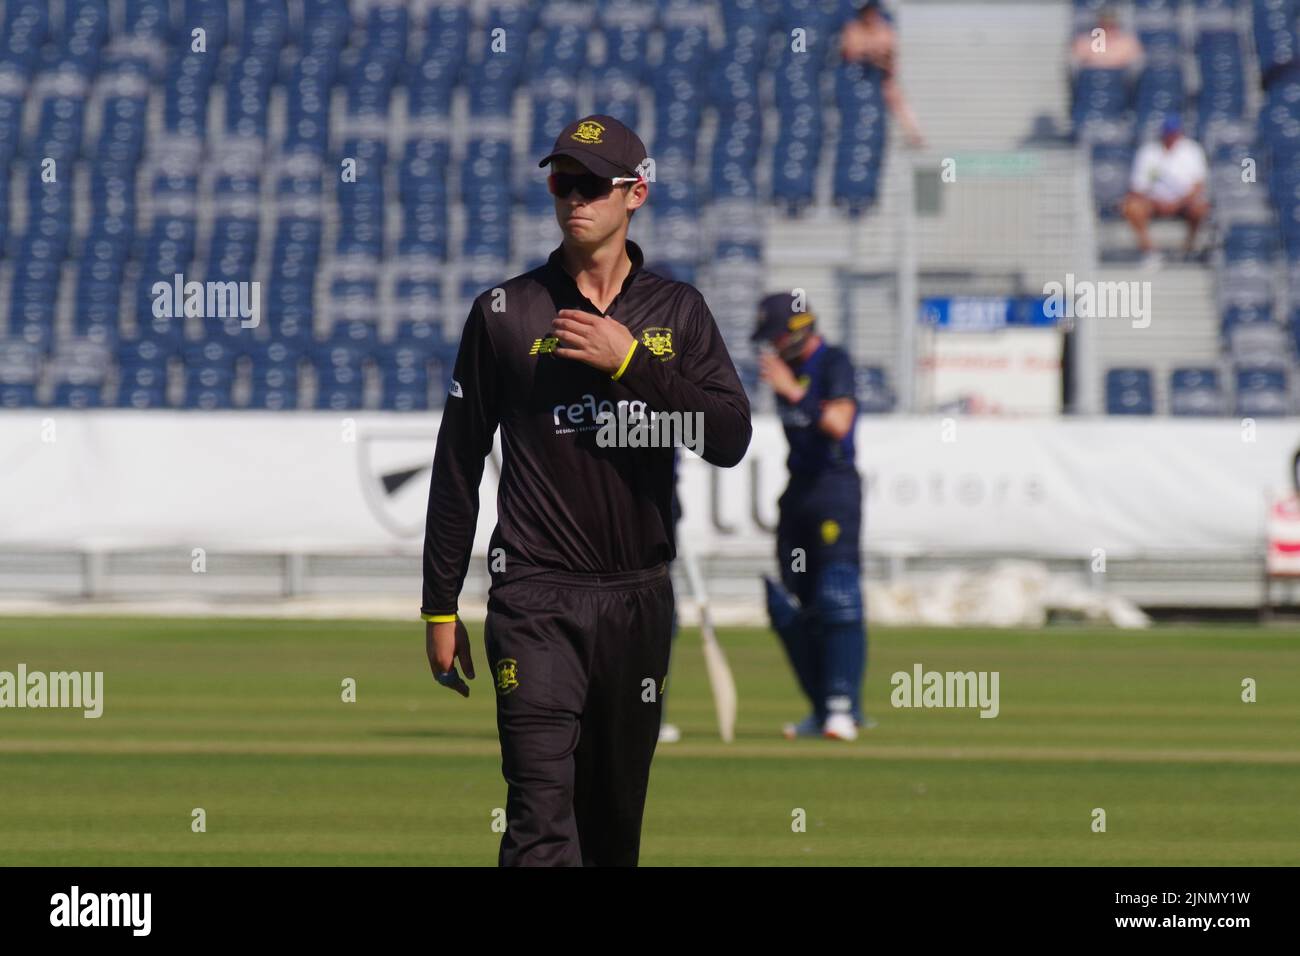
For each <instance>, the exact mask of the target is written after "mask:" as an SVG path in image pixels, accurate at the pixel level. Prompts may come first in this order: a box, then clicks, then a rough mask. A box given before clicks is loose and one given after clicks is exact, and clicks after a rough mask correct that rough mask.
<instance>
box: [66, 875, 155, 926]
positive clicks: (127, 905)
mask: <svg viewBox="0 0 1300 956" xmlns="http://www.w3.org/2000/svg"><path fill="white" fill-rule="evenodd" d="M152 915H153V894H152V893H83V892H81V887H79V886H76V885H74V886H73V887H72V889H71V890H70V891H69V892H67V893H55V894H54V895H53V896H51V897H50V925H51V926H60V927H78V926H125V927H129V928H130V930H131V935H132V936H148V935H149V931H150V928H151V926H152V923H153V919H152Z"/></svg>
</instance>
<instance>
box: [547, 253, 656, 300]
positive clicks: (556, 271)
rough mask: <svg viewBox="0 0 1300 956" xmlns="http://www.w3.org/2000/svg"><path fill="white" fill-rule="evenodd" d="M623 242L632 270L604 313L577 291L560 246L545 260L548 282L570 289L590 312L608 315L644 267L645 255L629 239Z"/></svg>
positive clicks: (576, 285) (576, 284)
mask: <svg viewBox="0 0 1300 956" xmlns="http://www.w3.org/2000/svg"><path fill="white" fill-rule="evenodd" d="M624 242H625V244H626V245H625V247H624V248H625V249H626V250H627V257H628V258H629V259H631V260H632V268H631V269H630V270H628V274H627V278H625V279H624V280H623V285H622V287H621V288H620V289H619V290H618V295H616V296H614V298H613V300H611V302H610V303H609V309H606V310H605V311H604V312H601V310H600V309H598V308H596V306H595V304H594V303H593V302H592V301H591V300H590V299H588V298H587V297H586V296H585V295H583V294H582V293H581V292H580V291H579V290H578V283H577V282H575V281H574V279H573V276H571V275H569V273H568V271H567V270H566V269H565V268H564V246H562V245H561V246H556V247H555V251H554V252H552V253H551V254H550V256H549V257H548V258H547V260H546V268H547V271H548V272H549V273H550V281H552V282H556V283H560V284H562V285H563V286H564V287H565V288H568V289H572V290H573V292H574V294H575V295H577V296H578V297H579V298H581V299H582V300H583V301H584V302H586V303H587V304H588V305H590V306H591V311H592V312H595V313H599V314H601V315H608V314H609V311H610V309H612V308H614V305H615V303H617V302H618V300H619V299H621V298H623V293H625V292H627V290H628V286H630V285H631V284H632V280H633V279H634V278H636V275H637V273H638V272H640V271H641V268H642V267H643V266H644V265H645V253H643V252H642V251H641V247H640V246H638V245H637V244H636V243H635V242H633V241H632V240H631V239H625V240H624Z"/></svg>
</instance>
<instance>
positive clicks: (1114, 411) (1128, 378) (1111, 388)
mask: <svg viewBox="0 0 1300 956" xmlns="http://www.w3.org/2000/svg"><path fill="white" fill-rule="evenodd" d="M1106 412H1107V414H1110V415H1151V414H1153V413H1154V412H1155V395H1154V392H1153V391H1152V386H1151V370H1150V369H1145V368H1113V369H1111V370H1110V371H1109V372H1107V373H1106Z"/></svg>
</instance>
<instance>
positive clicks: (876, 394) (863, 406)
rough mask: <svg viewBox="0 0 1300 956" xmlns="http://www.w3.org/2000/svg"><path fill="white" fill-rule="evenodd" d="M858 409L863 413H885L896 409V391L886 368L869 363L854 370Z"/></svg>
mask: <svg viewBox="0 0 1300 956" xmlns="http://www.w3.org/2000/svg"><path fill="white" fill-rule="evenodd" d="M854 380H855V385H856V392H857V401H858V411H859V412H860V413H862V414H863V415H885V414H888V413H889V412H892V411H893V410H894V403H895V398H894V393H893V390H892V389H891V388H890V387H889V383H888V380H887V379H886V377H885V370H884V369H883V368H880V367H878V366H874V365H867V366H862V367H859V368H857V369H855V370H854Z"/></svg>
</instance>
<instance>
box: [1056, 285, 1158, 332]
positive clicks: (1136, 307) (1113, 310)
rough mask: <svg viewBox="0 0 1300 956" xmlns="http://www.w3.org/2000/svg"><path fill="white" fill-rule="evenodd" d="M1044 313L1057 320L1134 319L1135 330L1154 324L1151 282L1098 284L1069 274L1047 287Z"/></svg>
mask: <svg viewBox="0 0 1300 956" xmlns="http://www.w3.org/2000/svg"><path fill="white" fill-rule="evenodd" d="M1043 295H1045V296H1046V297H1047V301H1046V302H1044V303H1043V314H1044V315H1046V316H1048V317H1049V318H1053V319H1131V320H1132V322H1133V328H1135V329H1145V328H1147V327H1148V326H1149V325H1150V324H1151V283H1150V282H1094V281H1092V280H1091V279H1076V278H1075V276H1074V273H1073V272H1067V273H1066V274H1065V281H1064V282H1048V283H1045V284H1044V285H1043Z"/></svg>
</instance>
